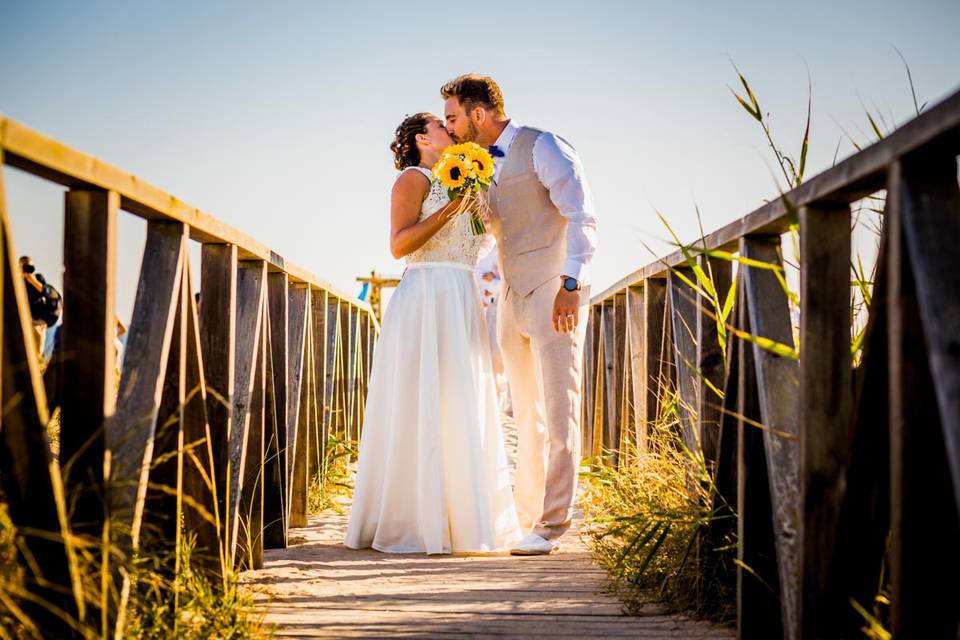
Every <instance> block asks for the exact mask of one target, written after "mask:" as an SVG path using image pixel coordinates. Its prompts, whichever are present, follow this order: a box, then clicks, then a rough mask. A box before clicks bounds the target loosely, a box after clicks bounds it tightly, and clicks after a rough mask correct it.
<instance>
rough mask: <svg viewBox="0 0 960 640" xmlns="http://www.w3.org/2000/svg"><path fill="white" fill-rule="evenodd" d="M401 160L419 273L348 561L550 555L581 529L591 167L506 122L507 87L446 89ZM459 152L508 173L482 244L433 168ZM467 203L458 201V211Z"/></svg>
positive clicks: (393, 225) (377, 383)
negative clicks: (495, 271)
mask: <svg viewBox="0 0 960 640" xmlns="http://www.w3.org/2000/svg"><path fill="white" fill-rule="evenodd" d="M440 96H441V97H442V99H443V101H444V103H443V106H444V118H443V119H441V118H440V117H438V116H435V115H433V114H430V113H418V114H415V115H412V116H408V117H406V118H405V119H404V120H403V122H401V123H400V125H399V126H398V127H397V129H396V133H395V135H394V140H393V143H392V144H391V145H390V149H391V150H392V151H393V156H394V164H395V165H396V168H397V169H398V170H399V171H400V173H399V175H398V176H397V178H396V181H395V182H394V185H393V192H392V194H391V199H390V251H391V253H392V254H393V255H394V257H396V258H401V257H403V258H404V259H405V262H406V269H405V270H404V273H403V276H402V278H401V280H400V284H399V285H398V286H397V289H396V291H395V292H394V293H393V296H392V297H391V299H390V304H389V305H388V308H387V310H386V313H385V315H384V318H383V323H382V328H381V332H380V339H379V342H378V344H377V348H376V352H375V354H374V361H373V368H372V371H371V374H370V384H369V391H368V396H367V402H366V414H365V417H364V423H363V429H362V436H361V441H360V450H359V458H358V468H357V477H356V490H355V493H354V499H353V507H352V510H351V514H350V523H349V527H348V530H347V536H346V540H345V544H346V546H348V547H351V548H355V549H363V548H369V547H372V548H374V549H377V550H379V551H383V552H388V553H428V554H450V553H484V552H487V553H496V552H505V551H509V552H510V553H512V554H514V555H541V554H549V553H551V552H552V551H554V550H556V549H557V548H558V547H559V542H558V541H559V539H560V537H561V536H562V535H563V534H564V533H565V532H566V531H567V530H568V529H569V528H570V524H571V520H572V517H573V501H574V495H575V490H576V485H577V473H578V468H579V462H580V439H581V435H580V402H581V378H582V371H583V368H582V367H583V343H584V337H585V333H586V320H587V313H588V309H589V300H590V297H589V286H588V282H589V276H588V270H587V268H588V265H589V264H590V262H591V260H592V258H593V255H594V253H595V248H596V232H597V231H596V230H597V219H596V216H595V213H594V208H593V202H592V199H591V195H590V189H589V187H588V185H587V181H586V178H585V176H584V172H583V167H582V165H581V162H580V158H579V156H578V155H577V152H576V151H575V150H574V148H573V147H572V146H571V145H570V144H569V143H568V142H566V141H565V140H564V139H563V138H561V137H559V136H558V135H555V134H553V133H550V132H547V131H542V130H540V129H536V128H533V127H528V126H525V125H521V124H518V123H517V122H515V121H514V120H512V119H511V118H509V117H508V116H507V115H506V111H505V110H504V101H503V94H502V93H501V91H500V87H499V86H498V85H497V83H496V82H494V80H493V79H492V78H490V77H487V76H482V75H477V74H468V75H463V76H460V77H458V78H455V79H454V80H452V81H450V82H448V83H447V84H445V85H444V86H443V87H442V88H441V89H440ZM455 143H457V144H459V143H475V144H476V145H479V147H482V148H486V151H487V152H488V153H489V157H491V158H492V159H493V160H494V170H493V175H492V179H491V181H490V184H489V189H488V190H487V191H486V193H485V194H484V198H485V202H486V205H488V206H484V207H482V208H483V210H484V213H483V215H484V218H485V219H484V225H482V226H483V227H485V229H486V230H488V231H489V233H478V231H477V230H476V228H475V226H472V223H471V215H469V214H464V212H463V210H464V206H462V205H464V203H463V202H462V201H461V198H462V196H459V195H457V194H456V193H455V192H452V191H448V189H447V187H446V186H444V184H442V183H441V181H440V180H439V179H438V178H437V177H436V176H435V174H434V171H433V168H434V166H435V165H436V164H437V162H438V160H440V158H441V156H442V155H443V153H444V151H445V150H446V149H448V148H449V147H450V146H451V145H454V144H455ZM451 196H455V197H454V198H453V199H451ZM494 244H495V245H496V248H497V252H498V264H499V269H500V273H501V275H502V279H503V286H501V288H500V293H499V300H498V303H497V306H498V312H497V323H496V326H497V329H496V337H497V341H498V343H499V346H500V350H501V352H502V358H503V364H504V369H505V372H506V376H507V381H508V383H509V388H510V393H511V396H512V401H513V411H514V418H515V422H516V428H517V437H518V442H517V458H516V478H515V483H516V486H515V487H512V486H511V481H510V473H509V468H508V466H507V455H506V450H505V448H504V438H503V433H502V430H501V423H500V413H499V410H498V403H497V397H496V384H495V379H494V372H493V366H492V364H491V355H490V354H491V345H490V342H489V337H488V332H487V324H486V321H485V319H484V311H483V309H482V302H481V296H480V290H479V287H478V282H477V276H476V275H475V273H474V270H475V267H476V265H477V262H478V260H479V259H480V257H481V256H482V255H484V254H485V253H487V252H489V251H490V250H491V249H492V247H493V246H494Z"/></svg>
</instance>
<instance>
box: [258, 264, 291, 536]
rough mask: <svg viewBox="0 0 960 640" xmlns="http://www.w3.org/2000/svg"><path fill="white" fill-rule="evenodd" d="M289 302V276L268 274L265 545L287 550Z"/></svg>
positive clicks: (281, 273)
mask: <svg viewBox="0 0 960 640" xmlns="http://www.w3.org/2000/svg"><path fill="white" fill-rule="evenodd" d="M288 300H289V294H288V284H287V274H286V273H283V272H278V273H269V274H267V309H268V311H269V322H268V325H269V332H268V336H269V341H270V349H269V351H270V353H269V358H268V359H267V403H266V407H267V412H266V418H265V420H266V424H265V426H264V428H265V433H264V446H265V450H264V456H265V458H266V459H265V461H264V464H265V465H266V472H265V474H264V487H263V520H264V532H263V538H264V540H263V544H264V546H265V547H266V548H268V549H277V548H279V549H285V548H286V546H287V528H288V522H287V469H288V468H289V466H288V463H287V386H288V378H287V376H288V374H289V371H288V369H287V339H288V337H287V336H288V319H289V317H288V306H287V305H288Z"/></svg>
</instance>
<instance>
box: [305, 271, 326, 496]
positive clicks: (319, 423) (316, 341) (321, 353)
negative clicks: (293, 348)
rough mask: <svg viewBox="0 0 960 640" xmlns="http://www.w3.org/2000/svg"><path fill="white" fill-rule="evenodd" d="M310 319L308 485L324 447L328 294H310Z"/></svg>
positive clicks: (316, 292) (316, 468)
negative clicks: (311, 408)
mask: <svg viewBox="0 0 960 640" xmlns="http://www.w3.org/2000/svg"><path fill="white" fill-rule="evenodd" d="M311 309H312V313H311V316H312V318H313V328H312V329H313V366H314V371H313V386H314V391H313V396H312V397H313V403H314V404H313V412H314V414H315V415H314V416H313V429H314V430H313V432H311V434H310V451H309V453H310V455H309V456H308V458H309V466H308V469H307V481H308V483H309V482H311V481H312V480H313V478H314V476H316V475H317V473H318V472H319V471H320V469H321V468H322V466H323V465H322V460H323V458H324V448H325V447H326V444H327V443H326V428H325V427H326V411H325V402H326V371H327V359H326V354H327V293H326V292H325V291H323V290H322V289H318V290H315V291H314V292H313V297H312V302H311Z"/></svg>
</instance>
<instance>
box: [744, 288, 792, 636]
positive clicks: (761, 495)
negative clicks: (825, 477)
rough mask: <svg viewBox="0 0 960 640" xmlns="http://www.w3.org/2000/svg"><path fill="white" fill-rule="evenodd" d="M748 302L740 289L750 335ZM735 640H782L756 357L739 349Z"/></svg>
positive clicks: (747, 349)
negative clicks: (770, 639) (771, 639)
mask: <svg viewBox="0 0 960 640" xmlns="http://www.w3.org/2000/svg"><path fill="white" fill-rule="evenodd" d="M748 304H749V301H748V299H747V296H746V291H745V289H744V287H743V286H740V287H738V291H737V304H736V311H735V313H736V316H735V317H736V319H735V320H734V325H735V326H736V327H737V328H739V329H740V330H742V331H744V332H746V333H750V332H751V327H750V314H749V312H748V310H747V305H748ZM736 385H737V397H736V415H737V638H739V639H740V640H754V639H756V640H766V639H768V638H782V637H783V618H782V613H781V608H780V580H779V577H778V569H777V548H776V539H775V538H774V531H773V509H772V504H771V500H770V480H769V472H768V469H767V457H766V453H765V451H764V443H763V440H764V434H763V431H762V430H761V428H760V427H758V426H757V425H759V424H760V420H762V416H761V411H760V399H759V393H758V390H757V373H756V364H755V360H754V352H753V349H752V348H751V347H750V345H747V344H743V343H742V342H741V343H740V345H739V346H738V349H737V381H736Z"/></svg>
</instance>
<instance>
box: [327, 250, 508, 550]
mask: <svg viewBox="0 0 960 640" xmlns="http://www.w3.org/2000/svg"><path fill="white" fill-rule="evenodd" d="M494 385H495V382H494V376H493V367H492V365H491V360H490V349H489V342H488V337H487V329H486V323H485V322H484V317H483V311H482V305H481V301H480V293H479V290H478V287H477V282H476V276H475V275H474V274H473V269H472V268H471V267H469V266H467V265H455V264H443V263H433V264H423V263H420V264H418V263H414V264H412V265H409V266H408V268H407V271H406V272H405V273H404V275H403V278H402V279H401V281H400V284H399V285H398V287H397V289H396V291H394V293H393V296H392V298H391V300H390V304H389V306H388V308H387V312H386V314H385V317H384V319H383V325H382V328H381V332H380V339H379V341H378V343H377V348H376V352H375V355H374V362H373V368H372V371H371V374H370V385H369V389H368V392H367V402H366V406H365V417H364V423H363V430H362V436H361V441H360V452H359V458H358V469H357V477H356V489H355V492H354V498H353V506H352V509H351V513H350V523H349V527H348V529H347V537H346V540H345V544H346V545H347V546H348V547H352V548H355V549H361V548H367V547H373V548H374V549H377V550H379V551H385V552H390V553H416V552H425V553H451V552H492V551H497V550H504V549H509V548H510V547H511V546H512V545H514V544H516V543H517V542H518V541H519V540H520V538H521V537H522V533H521V531H520V527H519V524H518V521H517V513H516V508H515V506H514V501H513V491H512V488H511V486H510V474H509V469H508V467H507V457H506V451H505V448H504V442H503V432H502V430H501V424H500V415H499V412H498V410H497V398H496V390H495V386H494Z"/></svg>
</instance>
